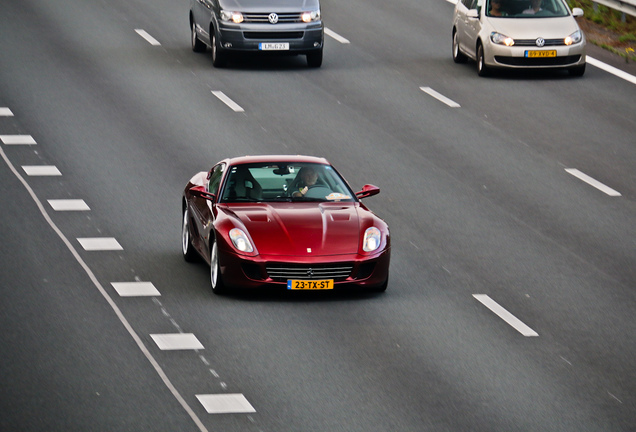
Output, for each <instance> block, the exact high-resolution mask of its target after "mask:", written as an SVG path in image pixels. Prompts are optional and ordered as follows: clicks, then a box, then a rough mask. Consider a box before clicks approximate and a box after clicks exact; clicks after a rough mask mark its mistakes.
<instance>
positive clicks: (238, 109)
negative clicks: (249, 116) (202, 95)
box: [212, 90, 245, 112]
mask: <svg viewBox="0 0 636 432" xmlns="http://www.w3.org/2000/svg"><path fill="white" fill-rule="evenodd" d="M212 94H213V95H214V96H216V97H217V98H218V99H219V100H220V101H221V102H223V103H224V104H225V105H227V106H228V107H230V108H231V109H232V111H234V112H244V111H245V110H244V109H243V108H241V106H240V105H239V104H237V103H236V102H234V101H233V100H232V99H230V98H229V97H227V96H226V95H225V93H223V92H222V91H218V90H212Z"/></svg>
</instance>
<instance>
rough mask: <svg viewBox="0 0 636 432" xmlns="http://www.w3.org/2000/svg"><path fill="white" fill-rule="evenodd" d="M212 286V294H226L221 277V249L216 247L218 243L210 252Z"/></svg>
mask: <svg viewBox="0 0 636 432" xmlns="http://www.w3.org/2000/svg"><path fill="white" fill-rule="evenodd" d="M210 285H212V292H214V294H222V293H223V292H225V285H224V284H223V276H222V275H221V267H220V265H219V249H218V247H217V246H216V241H215V242H214V244H213V245H212V248H211V250H210Z"/></svg>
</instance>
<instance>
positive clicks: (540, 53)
mask: <svg viewBox="0 0 636 432" xmlns="http://www.w3.org/2000/svg"><path fill="white" fill-rule="evenodd" d="M526 57H528V58H537V57H556V50H548V51H545V50H544V51H526Z"/></svg>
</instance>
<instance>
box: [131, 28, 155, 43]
mask: <svg viewBox="0 0 636 432" xmlns="http://www.w3.org/2000/svg"><path fill="white" fill-rule="evenodd" d="M135 31H136V32H137V34H138V35H139V36H141V37H142V38H144V39H146V41H147V42H148V43H149V44H150V45H153V46H159V45H161V44H160V43H159V41H158V40H157V39H155V38H153V37H152V36H150V34H149V33H148V32H147V31H146V30H143V29H135Z"/></svg>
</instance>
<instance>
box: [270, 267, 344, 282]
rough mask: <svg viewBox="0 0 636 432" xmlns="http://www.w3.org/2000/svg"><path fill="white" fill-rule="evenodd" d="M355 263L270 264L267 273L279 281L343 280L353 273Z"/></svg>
mask: <svg viewBox="0 0 636 432" xmlns="http://www.w3.org/2000/svg"><path fill="white" fill-rule="evenodd" d="M351 270H353V265H352V264H349V263H332V264H316V265H307V264H270V265H268V266H267V275H268V276H269V277H270V278H272V279H273V280H275V281H277V282H284V281H286V280H288V279H305V280H312V279H333V280H334V281H336V282H338V281H343V280H345V279H347V278H348V277H349V276H350V275H351Z"/></svg>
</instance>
